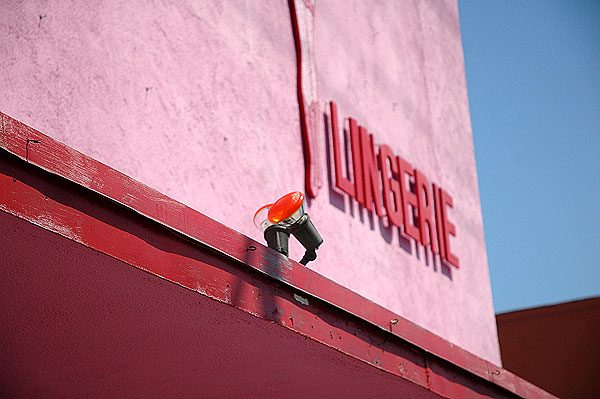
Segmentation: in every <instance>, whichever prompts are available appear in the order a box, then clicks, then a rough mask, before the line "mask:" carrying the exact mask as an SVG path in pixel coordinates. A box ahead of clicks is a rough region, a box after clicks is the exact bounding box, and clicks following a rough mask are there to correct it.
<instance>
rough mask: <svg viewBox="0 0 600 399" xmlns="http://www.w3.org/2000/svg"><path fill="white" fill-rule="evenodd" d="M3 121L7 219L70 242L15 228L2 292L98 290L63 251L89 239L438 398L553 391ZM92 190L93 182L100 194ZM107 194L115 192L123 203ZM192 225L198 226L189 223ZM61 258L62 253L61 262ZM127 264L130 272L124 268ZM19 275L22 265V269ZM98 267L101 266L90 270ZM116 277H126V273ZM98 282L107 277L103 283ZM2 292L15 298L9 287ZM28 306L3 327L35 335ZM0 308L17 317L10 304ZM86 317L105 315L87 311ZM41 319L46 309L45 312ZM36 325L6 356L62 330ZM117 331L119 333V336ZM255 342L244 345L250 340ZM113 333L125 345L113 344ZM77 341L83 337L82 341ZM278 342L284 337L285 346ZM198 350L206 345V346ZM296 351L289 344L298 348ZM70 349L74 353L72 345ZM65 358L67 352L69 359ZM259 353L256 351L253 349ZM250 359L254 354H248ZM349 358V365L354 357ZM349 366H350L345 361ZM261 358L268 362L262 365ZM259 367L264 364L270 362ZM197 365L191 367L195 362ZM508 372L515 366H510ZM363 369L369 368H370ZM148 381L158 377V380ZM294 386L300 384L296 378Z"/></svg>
mask: <svg viewBox="0 0 600 399" xmlns="http://www.w3.org/2000/svg"><path fill="white" fill-rule="evenodd" d="M1 116H2V117H3V120H4V122H5V126H7V127H8V129H6V130H5V132H4V139H5V140H4V142H5V143H6V147H5V148H3V149H2V150H1V151H0V204H2V210H3V213H2V215H5V214H6V213H8V214H11V215H14V216H17V217H18V218H19V219H23V220H25V221H27V222H29V223H32V224H37V225H38V226H39V227H42V228H43V229H45V230H49V231H51V232H54V233H57V235H59V236H60V237H64V240H63V241H61V242H62V244H61V245H58V246H57V245H55V242H56V240H55V239H49V238H48V237H47V235H43V236H44V237H46V238H41V237H39V235H40V234H41V233H39V232H38V233H36V232H35V231H34V232H33V233H32V234H30V236H31V238H30V239H28V240H23V238H22V237H21V236H20V235H18V234H17V235H15V234H11V235H10V236H9V237H8V239H7V240H5V241H4V245H3V246H2V251H3V252H4V253H7V254H8V255H6V256H3V257H2V259H5V263H4V268H8V269H9V270H10V271H11V273H13V274H10V273H9V274H8V275H5V276H3V277H4V279H3V280H2V281H3V283H2V284H3V285H4V286H6V287H8V288H9V289H5V290H4V291H3V292H5V293H9V292H10V298H11V301H13V302H15V303H18V302H19V298H20V297H21V296H22V295H23V293H22V292H21V291H23V290H25V291H26V293H27V295H25V296H26V297H31V294H32V284H30V283H29V280H35V281H38V282H39V281H40V280H42V281H44V282H45V283H44V284H47V285H49V286H54V285H56V284H59V283H60V284H66V286H73V287H78V288H77V289H78V290H84V291H86V292H87V290H92V291H93V290H94V289H95V288H94V287H95V286H96V281H95V279H97V277H95V278H94V279H92V280H94V283H93V284H92V286H90V281H89V279H87V278H85V279H83V280H85V281H79V280H80V279H82V273H84V274H87V273H88V272H82V271H78V272H73V270H77V269H78V268H81V267H82V265H86V268H84V269H82V270H87V266H89V263H90V262H91V264H94V263H95V262H94V261H92V260H90V259H89V255H85V256H81V257H80V256H78V255H73V256H75V258H76V259H79V260H78V261H73V260H69V259H70V258H69V259H63V257H64V253H65V251H67V252H69V251H75V250H77V248H78V246H77V245H78V244H83V245H84V246H85V247H88V248H90V249H91V253H104V254H107V255H109V256H111V257H112V258H114V259H116V260H118V261H120V262H125V263H127V264H129V265H132V266H135V267H137V268H139V269H142V270H146V271H148V272H150V273H152V274H154V275H156V276H159V277H161V278H163V279H166V280H168V281H171V282H173V283H175V284H177V285H180V286H182V287H184V288H187V289H189V290H191V291H194V292H195V294H196V295H202V296H205V297H209V298H211V299H214V300H216V301H219V302H222V303H225V304H228V305H232V306H233V307H235V308H237V309H239V310H242V311H243V312H244V313H248V314H251V315H254V316H258V318H260V319H265V320H269V321H272V322H274V323H276V324H277V325H279V326H282V327H285V328H286V329H288V330H292V331H295V332H297V333H300V334H302V335H305V336H307V337H310V338H311V339H312V340H314V341H317V342H319V343H321V344H324V345H325V346H326V347H330V348H334V349H336V350H337V351H340V352H342V353H344V354H347V355H349V356H350V357H351V358H354V359H358V360H360V361H362V362H365V363H368V364H371V365H374V366H376V367H377V368H380V369H381V370H383V371H385V372H387V373H390V374H393V375H395V376H397V377H399V378H401V379H402V381H409V382H411V383H412V384H414V385H415V386H421V387H423V388H425V389H427V390H428V391H431V392H434V393H436V394H440V395H442V396H446V395H450V394H452V395H458V396H463V397H479V396H478V395H479V393H481V392H490V395H492V394H493V395H492V396H493V397H514V394H511V393H510V392H513V393H514V392H515V391H516V390H517V389H521V390H525V389H529V391H531V392H534V393H535V394H536V395H539V396H540V397H549V396H547V394H546V393H545V392H543V391H541V390H539V389H537V388H536V387H532V386H531V384H528V383H527V382H525V381H523V380H521V379H519V378H518V377H516V376H514V381H515V386H513V385H511V386H509V387H507V386H505V385H503V384H502V382H500V383H492V381H493V377H492V376H493V375H494V374H497V373H499V372H500V370H501V369H497V368H496V367H495V366H492V365H491V364H490V363H489V362H487V361H485V360H483V359H481V358H478V357H477V356H475V355H473V354H471V353H468V352H466V351H464V350H463V349H461V348H459V347H457V346H455V345H453V344H451V343H449V342H447V341H445V340H443V339H442V338H440V337H438V336H435V335H434V334H432V333H431V332H429V331H427V330H424V329H422V328H420V327H419V326H417V325H415V324H413V323H411V322H409V321H407V320H405V319H403V318H402V317H400V316H398V315H396V314H394V313H392V312H390V311H389V310H387V309H385V308H382V307H381V306H379V305H377V304H375V303H372V302H370V301H368V300H366V299H365V298H362V297H360V296H359V295H357V294H355V293H353V292H352V291H350V290H348V289H346V288H344V287H342V286H340V285H338V284H336V283H334V282H333V281H331V280H328V279H327V278H325V277H323V276H320V275H319V274H317V273H315V272H313V271H311V270H310V269H308V268H306V267H303V266H302V265H300V264H298V263H296V262H294V261H289V260H287V259H286V258H285V257H283V256H281V255H280V254H278V253H276V252H274V251H272V250H270V249H269V248H266V247H264V246H263V245H262V244H260V243H258V242H255V241H253V240H251V239H250V238H248V237H245V236H243V235H242V234H239V233H236V232H235V231H232V230H230V229H229V228H227V227H225V226H223V225H221V224H219V223H216V222H214V221H211V219H210V218H208V217H206V216H204V215H201V214H199V213H197V212H195V211H193V210H192V209H190V208H187V207H185V206H184V205H182V204H178V203H177V202H175V201H173V200H170V199H169V198H168V197H165V196H163V195H161V194H159V193H157V192H155V191H154V190H152V189H150V188H148V187H146V186H144V185H143V184H141V183H139V182H136V181H134V180H132V179H131V178H129V177H127V176H125V175H123V174H120V173H119V172H116V171H114V170H112V169H110V168H108V167H106V166H105V165H102V164H101V163H99V162H97V161H95V160H93V159H91V158H89V157H86V156H84V155H82V154H77V153H76V151H74V150H71V149H69V148H68V147H66V146H64V145H63V144H60V143H58V142H56V141H54V140H53V139H51V138H50V137H47V136H45V135H43V134H42V133H40V132H37V131H35V130H33V129H31V128H27V127H26V126H25V125H23V124H21V123H18V122H16V121H14V120H12V119H11V118H9V117H7V116H6V115H1ZM25 137H30V138H31V137H33V138H35V139H36V140H39V141H40V143H39V144H40V145H39V147H36V148H37V152H36V153H35V155H34V154H31V156H30V158H29V159H26V158H25V156H24V153H23V151H24V149H23V145H22V144H23V142H24V140H25V141H26V140H27V139H25ZM73 160H79V161H80V163H81V165H87V166H86V167H80V168H78V171H77V173H73V171H72V170H71V169H68V168H64V165H70V164H72V162H71V161H73ZM67 175H69V176H72V178H71V177H67ZM75 179H77V180H75ZM97 181H103V182H104V183H105V184H102V185H97V184H95V183H94V182H97ZM90 186H94V189H92V188H91V187H90ZM123 187H126V195H123V191H122V188H123ZM112 195H117V196H118V198H116V197H113V196H112ZM153 204H160V205H161V206H163V205H164V204H166V205H164V206H163V207H162V208H154V207H152V205H153ZM157 209H160V211H157ZM40 215H43V218H46V215H50V216H51V223H46V222H45V223H39V220H40ZM19 219H11V218H10V217H9V218H7V217H6V216H5V217H3V218H2V220H3V221H4V222H3V223H5V224H6V226H7V227H6V228H4V231H12V232H13V233H14V232H15V231H18V230H25V231H31V229H28V228H26V227H22V226H23V224H22V223H20V222H17V220H19ZM185 222H193V223H188V224H186V223H185ZM19 226H21V227H19ZM71 232H76V233H77V234H72V233H71ZM24 234H26V233H24ZM23 241H26V242H27V245H34V246H38V248H39V249H40V252H39V253H38V254H33V255H32V257H31V258H30V261H29V262H38V263H40V265H44V267H42V268H40V267H32V266H31V264H30V263H28V262H26V261H14V260H10V259H13V258H15V257H18V256H20V255H21V256H23V257H25V256H24V254H26V253H27V252H26V251H25V252H24V250H22V249H21V248H22V247H23V245H24V242H23ZM69 242H73V243H78V244H77V245H75V247H73V244H69ZM68 248H70V249H68ZM53 250H58V253H56V254H54V255H55V256H57V259H58V261H49V263H48V261H47V259H48V257H49V256H50V254H52V253H53ZM61 253H62V254H63V255H62V256H63V257H61V255H60V254H61ZM61 262H62V263H61ZM117 263H119V262H117ZM120 267H125V265H121V266H120ZM69 270H71V272H69ZM17 271H19V272H18V273H17ZM112 271H114V268H111V273H112ZM14 273H17V274H16V275H15V274H14ZM19 273H21V274H19ZM48 273H50V274H48ZM97 273H98V272H95V275H97ZM117 274H118V275H119V276H121V277H122V273H117ZM58 276H63V277H58ZM65 276H72V278H73V279H74V280H73V281H71V279H70V278H68V279H67V280H66V281H65V280H64V278H65ZM57 278H58V280H59V281H56V284H53V280H54V279H57ZM106 278H108V280H109V281H112V283H108V284H107V285H106V287H105V289H108V290H110V289H112V287H110V284H114V279H115V278H116V277H114V276H112V275H111V276H106ZM100 280H102V281H104V279H100ZM134 280H135V279H134ZM125 281H126V282H129V283H131V284H133V285H135V284H137V283H136V282H135V281H131V280H130V279H129V278H126V280H125ZM60 284H59V285H60ZM122 284H124V282H122V281H121V282H119V283H118V284H116V286H115V287H114V289H113V291H114V295H116V296H121V295H126V291H127V290H126V289H125V288H123V287H121V285H122ZM164 290H165V291H163V292H164V294H165V295H171V294H170V290H171V289H170V288H168V287H164ZM33 291H35V293H36V295H42V293H40V292H39V291H37V290H35V289H33ZM124 292H125V293H124ZM6 295H7V298H8V297H9V296H8V294H6ZM102 295H104V294H102ZM102 295H100V297H95V296H93V298H91V299H89V300H91V301H100V302H101V301H102V300H101V296H102ZM142 295H145V294H142ZM59 298H60V297H59ZM63 300H64V301H66V302H67V303H66V304H65V305H68V307H72V306H73V305H74V304H78V305H77V306H81V307H83V309H80V311H82V312H85V314H87V315H88V316H86V317H83V316H81V315H80V316H73V319H72V320H71V321H70V322H71V323H76V324H77V325H78V327H77V328H78V329H79V330H81V331H82V334H83V335H82V336H85V331H86V329H94V328H96V326H95V325H93V324H92V325H90V324H88V323H87V322H86V320H88V317H90V313H89V311H88V310H87V309H85V307H86V306H88V305H87V302H85V303H86V305H80V304H79V302H78V301H79V299H74V300H73V301H74V302H73V303H70V302H69V301H68V300H65V299H64V298H63ZM25 302H26V303H25V304H24V303H23V302H19V306H21V307H23V306H25V307H27V308H28V309H29V308H30V307H31V309H33V310H32V311H31V312H28V313H27V315H28V316H23V317H17V320H16V321H15V320H13V322H14V323H16V325H17V326H18V328H17V329H15V328H14V326H13V325H12V324H11V325H10V326H8V327H7V328H8V331H11V332H14V331H16V330H18V329H19V328H23V329H26V330H31V324H32V323H33V324H35V319H36V318H35V317H37V313H36V312H43V309H40V308H39V307H37V306H30V305H29V302H28V301H25ZM11 303H12V302H11ZM40 303H46V300H45V299H44V300H41V301H40ZM52 303H53V304H54V305H53V306H56V307H60V306H63V305H61V302H60V300H59V301H56V298H55V299H54V300H53V302H52ZM184 303H185V302H184ZM181 306H184V305H183V304H182V305H181ZM5 309H7V310H8V311H9V312H12V311H11V310H10V309H12V307H11V306H8V307H6V308H5ZM36 309H38V310H36ZM157 310H158V309H157ZM215 311H216V312H217V313H218V314H216V315H213V316H211V317H214V318H215V319H217V320H218V319H219V317H222V314H221V312H222V311H219V310H218V308H217V310H215ZM53 312H54V313H51V315H54V314H55V313H56V312H58V313H60V310H59V309H58V308H57V309H56V310H54V311H53ZM180 314H181V317H186V314H187V312H185V311H184V312H183V313H180ZM34 316H35V317H34ZM91 316H92V317H96V316H98V315H97V314H91ZM100 316H102V314H101V315H100ZM41 317H48V316H47V315H46V316H44V315H41ZM126 317H127V316H126V314H123V315H121V316H119V318H126ZM79 318H81V319H82V320H79ZM179 321H180V320H179ZM179 321H178V322H179ZM45 323H46V324H49V325H51V326H52V325H53V324H52V321H51V320H47V321H46V322H45ZM250 324H252V323H250ZM61 325H62V324H61V323H55V324H54V325H53V326H54V327H53V328H54V329H58V330H62V327H61ZM142 327H143V328H144V329H148V328H150V329H158V330H161V331H162V329H165V330H164V334H167V335H169V334H171V333H170V332H169V331H170V330H169V329H170V325H168V324H157V325H152V324H150V325H147V324H143V325H142V326H141V327H140V326H137V327H136V328H142ZM129 328H133V326H131V325H130V326H129ZM51 329H52V328H51ZM32 331H33V332H31V331H30V333H29V334H30V335H26V338H23V335H22V334H19V333H17V334H14V335H13V334H12V333H11V334H9V336H10V339H11V341H10V342H9V341H6V340H5V341H3V344H4V345H7V346H5V347H3V349H2V350H3V351H9V352H10V350H9V347H11V345H13V341H12V340H15V342H14V344H15V346H19V345H23V341H22V340H23V339H26V340H29V341H32V342H35V341H36V339H37V338H39V339H40V340H41V341H45V340H48V339H50V338H49V337H53V336H54V335H55V334H56V333H57V331H55V330H53V332H48V331H47V330H46V329H41V330H40V329H38V328H34V329H32ZM206 331H207V332H206V334H209V335H212V334H217V335H218V334H219V333H218V331H220V330H218V329H217V330H214V331H213V326H212V325H211V327H210V328H207V329H206ZM113 334H116V335H117V337H118V336H119V332H114V333H113ZM241 334H247V335H248V336H249V337H255V335H256V334H258V335H259V336H258V337H255V338H256V339H257V340H256V341H253V342H252V345H254V344H255V343H256V342H262V339H263V336H262V335H260V333H257V332H256V331H255V330H253V329H250V330H248V331H246V332H243V331H242V332H241ZM267 335H269V333H267ZM249 337H247V338H246V339H245V340H246V341H247V340H248V339H249ZM103 339H106V337H103ZM103 339H100V340H99V341H98V342H96V341H94V345H97V347H99V348H103V345H104V344H103ZM110 339H111V340H117V341H118V339H114V338H110ZM82 341H83V342H87V341H86V340H82ZM201 342H202V341H201ZM280 343H281V342H280V341H279V342H278V344H280ZM143 344H144V343H143V342H140V343H139V344H138V345H140V346H139V347H138V349H139V350H144V351H145V350H147V349H146V348H145V347H144V345H143ZM198 345H199V346H200V347H202V346H203V345H204V343H199V344H198ZM294 345H296V346H297V345H298V344H297V343H295V344H294ZM76 346H78V347H79V346H81V343H77V345H76ZM259 346H260V345H259ZM301 346H302V345H300V347H299V348H298V347H296V348H295V349H293V350H299V351H301V350H302V348H301ZM94 347H96V346H94ZM58 349H59V348H57V349H55V350H58ZM103 350H104V349H103ZM290 350H292V348H290ZM69 351H71V349H69ZM51 352H52V351H51ZM192 352H193V351H192ZM44 353H46V351H44ZM52 353H54V352H52ZM75 353H79V352H78V351H75ZM194 353H195V352H194ZM64 356H65V355H64V354H63V355H62V357H60V359H63V357H64ZM74 356H75V358H74V359H72V362H68V363H67V364H68V365H69V366H68V368H69V367H77V365H78V364H79V363H78V362H77V356H79V355H74ZM254 356H260V355H258V354H255V355H254ZM43 359H44V362H42V364H44V365H46V364H48V362H49V364H50V365H53V362H54V360H53V357H52V355H48V356H47V357H46V356H44V357H43ZM265 359H270V357H266V358H264V359H263V357H261V358H260V360H261V361H262V360H265ZM63 360H64V359H63ZM63 360H61V361H63ZM15 361H16V360H15V359H14V358H13V357H9V358H8V359H7V362H6V363H7V364H12V363H14V362H15ZM245 361H248V359H247V358H246V359H245ZM253 361H254V362H256V361H257V360H253ZM346 362H350V360H347V361H346ZM342 363H343V364H348V363H345V362H344V361H343V362H342ZM350 363H351V362H350ZM24 364H26V367H33V370H35V371H37V372H39V370H38V369H36V367H35V365H36V364H39V363H36V362H34V361H33V360H32V359H29V358H27V359H26V361H25V363H24ZM111 364H112V363H108V364H106V366H107V367H108V368H111V367H112V366H111ZM259 364H262V363H260V362H259ZM262 366H263V367H264V368H267V366H266V365H264V364H262ZM190 367H192V365H191V364H190ZM198 367H200V369H203V368H205V367H209V365H208V364H203V365H202V366H198V365H196V369H198ZM267 369H268V368H267ZM111 372H112V371H111ZM130 372H131V371H130ZM502 372H505V373H508V372H506V371H504V370H502ZM32 373H33V371H32ZM9 374H10V373H9ZM367 374H368V373H367V372H366V374H365V375H367ZM509 374H510V373H509ZM193 375H194V373H192V374H191V375H189V378H193ZM457 375H458V376H461V379H459V380H458V382H457V379H456V377H455V376H457ZM10 377H11V378H14V377H15V376H14V375H13V374H10ZM220 378H223V377H222V376H221V377H220ZM97 379H98V375H97V374H96V373H94V372H89V374H86V375H85V382H86V384H92V386H93V385H94V384H96V383H98V381H97ZM152 380H155V378H154V377H152ZM135 381H138V380H135ZM311 381H312V380H311ZM340 381H343V379H342V380H340ZM305 382H306V381H304V383H305ZM55 383H56V381H55ZM297 383H300V382H299V381H297ZM57 384H58V386H60V387H61V389H62V388H64V387H63V386H62V385H61V384H60V383H57ZM390 384H392V385H393V386H395V387H396V388H393V387H389V389H390V390H394V389H399V390H404V389H405V385H404V384H403V383H401V381H399V380H396V381H395V382H394V381H393V380H392V381H390ZM86 386H87V385H86ZM363 386H365V387H366V386H368V384H363ZM516 386H518V388H517V387H516ZM384 388H385V389H387V388H386V387H382V388H381V389H384ZM323 389H324V390H323V391H321V392H325V391H326V390H327V389H330V387H326V388H325V387H324V388H323ZM344 389H346V388H344ZM363 389H364V388H363ZM406 389H409V388H406ZM411 389H413V390H414V389H416V388H411ZM507 389H508V390H507ZM257 391H258V390H257ZM428 391H419V390H418V389H417V390H416V391H415V392H416V393H413V394H412V395H415V396H413V397H427V396H426V395H425V393H424V392H428ZM356 392H362V391H361V390H358V391H356ZM405 394H406V393H405ZM421 395H425V396H421Z"/></svg>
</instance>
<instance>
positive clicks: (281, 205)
mask: <svg viewBox="0 0 600 399" xmlns="http://www.w3.org/2000/svg"><path fill="white" fill-rule="evenodd" d="M303 204H304V194H302V193H301V192H300V191H293V192H291V193H289V194H286V195H284V196H283V197H281V198H279V199H278V200H277V201H275V203H274V204H273V205H272V206H271V209H269V214H268V219H269V221H270V222H272V223H278V222H281V221H282V220H286V219H287V218H289V217H290V216H292V215H294V214H295V213H296V212H298V210H299V209H300V208H302V205H303Z"/></svg>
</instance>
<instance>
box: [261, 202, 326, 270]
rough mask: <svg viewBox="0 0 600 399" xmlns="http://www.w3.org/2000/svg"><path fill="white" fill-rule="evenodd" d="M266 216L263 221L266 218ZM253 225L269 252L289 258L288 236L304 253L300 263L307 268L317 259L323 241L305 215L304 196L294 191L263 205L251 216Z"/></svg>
mask: <svg viewBox="0 0 600 399" xmlns="http://www.w3.org/2000/svg"><path fill="white" fill-rule="evenodd" d="M265 216H266V217H265ZM254 223H255V224H256V225H257V227H259V228H260V229H261V230H262V231H263V232H264V235H265V240H266V241H267V245H268V246H269V248H272V249H274V250H276V251H278V252H280V253H282V254H283V255H286V256H287V255H288V253H289V251H288V249H289V237H290V234H291V235H293V236H294V237H296V239H297V240H298V241H300V243H301V244H302V246H303V247H304V248H305V249H306V252H305V253H304V256H303V257H302V259H301V260H300V263H301V264H303V265H306V264H307V263H308V262H310V261H312V260H315V259H316V258H317V252H316V251H317V249H318V248H319V246H320V245H321V244H322V243H323V238H322V237H321V235H320V234H319V232H318V230H317V228H316V227H315V225H314V224H313V222H312V220H311V219H310V216H309V215H308V214H307V213H305V211H304V194H302V193H301V192H299V191H294V192H291V193H289V194H286V195H284V196H283V197H281V198H279V199H278V200H277V201H275V202H274V203H273V204H269V205H265V206H263V207H262V208H260V209H259V210H258V211H257V212H256V214H255V215H254Z"/></svg>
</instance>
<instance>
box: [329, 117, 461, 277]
mask: <svg viewBox="0 0 600 399" xmlns="http://www.w3.org/2000/svg"><path fill="white" fill-rule="evenodd" d="M323 125H324V132H325V151H326V158H327V160H326V162H327V184H328V187H329V190H328V192H329V203H330V204H331V205H333V206H334V207H336V208H337V209H339V210H340V211H342V212H344V213H346V205H348V210H349V214H350V216H351V217H352V218H356V214H357V213H358V218H359V220H360V222H361V223H363V224H364V223H365V214H366V215H367V218H368V219H369V227H370V229H371V230H375V220H374V219H375V218H374V216H373V211H368V210H366V209H365V208H364V207H363V206H362V205H361V204H360V203H359V202H358V201H356V199H354V198H351V197H349V196H346V195H344V194H342V193H340V192H339V191H336V190H335V189H334V178H335V177H334V172H333V167H332V164H333V162H334V160H333V155H332V149H331V148H332V145H333V144H332V143H331V125H330V122H329V115H328V114H327V113H326V112H324V113H323ZM344 125H345V124H344ZM340 129H341V132H342V136H343V140H342V141H343V144H342V146H341V147H343V149H342V151H343V152H344V153H343V156H342V158H343V159H344V162H345V165H344V168H345V170H346V171H348V172H347V173H348V174H351V173H352V165H351V164H350V159H351V157H352V154H350V151H349V149H350V132H349V131H348V129H347V128H346V127H345V126H343V127H341V128H340ZM346 177H347V178H349V179H350V180H351V181H352V179H353V176H346ZM346 197H348V199H347V201H348V204H347V203H346ZM377 224H378V228H379V233H380V234H381V237H382V238H383V239H384V240H385V242H386V243H388V244H392V243H393V241H394V235H395V236H396V237H398V246H399V247H400V248H402V250H404V251H405V252H406V253H408V254H411V255H412V254H413V252H414V255H415V256H416V257H417V259H419V260H421V258H423V260H424V262H425V265H426V266H430V265H431V266H432V269H433V271H434V272H436V273H437V272H438V270H440V271H441V273H442V274H443V275H444V276H446V277H447V278H449V279H450V280H452V269H451V268H450V267H448V266H446V265H445V264H444V263H443V262H441V261H440V260H439V259H438V258H437V257H436V256H435V255H433V254H432V253H431V251H430V250H428V249H427V248H422V247H421V246H420V245H419V244H418V243H416V242H414V250H413V242H412V240H410V239H409V238H408V237H406V236H405V235H404V234H403V233H402V230H401V228H400V227H395V226H393V225H392V224H390V223H389V221H388V219H387V216H383V217H381V218H377ZM394 231H396V232H397V233H396V234H394ZM421 251H422V252H423V254H422V255H421Z"/></svg>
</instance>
